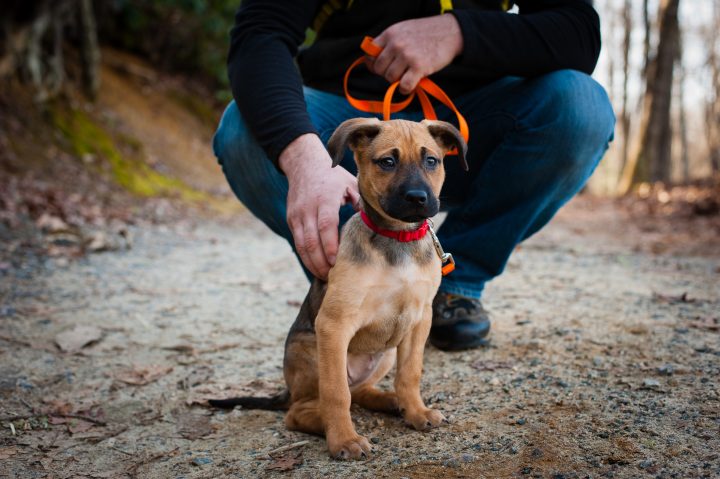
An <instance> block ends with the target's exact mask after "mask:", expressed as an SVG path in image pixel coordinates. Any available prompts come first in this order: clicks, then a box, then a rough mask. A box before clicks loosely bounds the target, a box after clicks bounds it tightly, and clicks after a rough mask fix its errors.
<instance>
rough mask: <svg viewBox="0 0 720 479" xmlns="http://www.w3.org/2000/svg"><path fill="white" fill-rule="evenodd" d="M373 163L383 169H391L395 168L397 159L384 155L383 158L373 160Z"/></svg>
mask: <svg viewBox="0 0 720 479" xmlns="http://www.w3.org/2000/svg"><path fill="white" fill-rule="evenodd" d="M375 164H377V165H379V166H380V168H382V169H383V170H392V169H394V168H395V165H396V164H397V160H395V158H393V157H392V156H386V157H384V158H380V159H379V160H375Z"/></svg>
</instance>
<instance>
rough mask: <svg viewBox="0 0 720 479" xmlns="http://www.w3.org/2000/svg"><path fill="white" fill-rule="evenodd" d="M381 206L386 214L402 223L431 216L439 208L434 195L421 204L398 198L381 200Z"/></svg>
mask: <svg viewBox="0 0 720 479" xmlns="http://www.w3.org/2000/svg"><path fill="white" fill-rule="evenodd" d="M381 206H382V209H383V211H384V212H385V214H386V215H388V216H389V217H391V218H393V219H395V220H398V221H402V222H403V223H419V222H421V221H424V220H426V219H428V218H432V217H433V216H435V215H436V214H437V213H438V211H439V210H440V202H439V201H437V199H436V198H434V197H431V198H430V199H429V201H428V202H427V203H426V204H424V205H422V206H420V205H414V204H410V203H408V202H407V201H405V200H403V199H399V198H388V199H387V200H386V201H381Z"/></svg>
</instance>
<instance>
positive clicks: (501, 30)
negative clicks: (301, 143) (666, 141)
mask: <svg viewBox="0 0 720 479" xmlns="http://www.w3.org/2000/svg"><path fill="white" fill-rule="evenodd" d="M332 3H335V5H336V6H339V8H337V9H336V8H330V10H329V11H330V12H331V14H330V15H329V16H324V15H319V13H320V12H321V11H322V9H323V7H325V9H326V11H328V10H327V9H328V7H329V6H331V4H332ZM508 3H512V2H503V1H502V0H474V1H473V0H455V1H454V2H453V8H454V9H453V10H452V14H453V15H455V18H456V19H457V21H458V23H459V25H460V29H461V31H462V35H463V42H464V43H463V52H462V54H461V55H460V56H459V57H457V58H456V59H455V60H454V61H453V62H452V64H450V65H448V66H447V67H446V68H444V69H443V70H441V71H439V72H437V73H435V74H434V75H432V76H431V78H432V79H433V80H434V81H435V82H436V83H438V84H439V85H440V86H441V87H442V88H443V89H444V90H445V91H446V92H447V93H448V94H449V95H450V96H455V95H458V94H461V93H464V92H467V91H470V90H472V89H475V88H477V87H479V86H482V85H484V84H487V83H489V82H491V81H493V80H496V79H498V78H500V77H503V76H507V75H515V76H524V77H532V76H537V75H541V74H544V73H548V72H551V71H555V70H561V69H574V70H579V71H582V72H585V73H588V74H589V73H592V71H593V69H594V68H595V64H596V63H597V58H598V55H599V53H600V22H599V18H598V15H597V13H596V12H595V10H594V9H593V7H592V1H591V0H515V2H514V3H516V4H517V5H518V7H519V14H518V15H515V14H508V13H506V12H505V11H503V10H502V7H501V5H502V4H505V6H506V7H507V4H508ZM346 4H349V6H347V5H346ZM438 14H440V2H439V1H438V0H434V1H433V0H354V1H351V2H343V1H341V0H335V1H334V2H326V1H324V0H244V1H243V3H242V6H241V8H240V9H239V11H238V13H237V15H236V20H235V27H234V28H233V30H232V33H231V46H230V54H229V59H228V72H229V76H230V84H231V87H232V91H233V96H234V97H235V100H236V102H237V104H238V107H239V108H240V111H241V113H242V115H243V118H244V120H245V121H246V122H247V125H248V127H249V128H250V130H251V131H252V132H253V134H254V135H255V137H256V139H257V140H258V142H259V143H260V145H261V146H262V147H263V149H264V150H265V152H266V153H267V154H268V156H269V157H270V159H271V160H272V161H273V162H275V163H276V164H277V158H278V156H279V155H280V153H281V152H282V151H283V150H284V149H285V147H286V146H287V145H288V144H289V143H290V142H292V141H293V140H294V139H295V138H297V137H299V136H300V135H303V134H305V133H316V131H315V128H314V126H313V124H312V122H311V121H310V117H309V116H308V113H307V110H306V106H305V100H304V97H303V92H302V86H303V84H305V85H307V86H310V87H313V88H317V89H320V90H324V91H329V92H333V93H338V94H342V78H343V74H344V73H345V70H347V68H348V66H349V65H350V63H351V62H352V61H353V60H355V59H356V58H358V57H359V56H361V55H362V51H361V50H360V42H361V41H362V38H363V37H364V36H365V35H370V36H377V35H379V34H380V33H381V32H382V31H383V30H385V29H386V28H387V27H388V26H390V25H392V24H394V23H397V22H399V21H402V20H407V19H411V18H421V17H428V16H432V15H438ZM322 17H326V18H325V21H324V23H323V25H322V27H321V28H320V29H319V32H318V33H317V36H316V39H315V42H314V43H313V45H312V46H310V47H309V48H306V49H300V48H299V47H300V45H301V44H302V43H303V41H304V40H305V34H306V30H307V29H308V28H310V27H311V26H312V25H313V23H315V26H317V25H318V19H320V18H322ZM295 62H297V66H296V64H295ZM298 67H299V69H298ZM350 87H351V90H352V91H353V93H354V94H355V95H356V96H358V97H367V98H372V99H378V98H381V97H382V95H383V94H384V92H385V90H386V89H387V82H386V81H385V80H384V79H382V78H381V77H378V76H377V75H373V74H372V73H370V72H368V71H365V70H364V69H362V68H358V69H357V70H355V71H354V72H353V77H352V80H351V82H350Z"/></svg>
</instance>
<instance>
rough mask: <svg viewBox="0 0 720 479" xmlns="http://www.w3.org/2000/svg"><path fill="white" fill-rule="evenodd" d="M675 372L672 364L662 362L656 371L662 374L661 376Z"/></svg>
mask: <svg viewBox="0 0 720 479" xmlns="http://www.w3.org/2000/svg"><path fill="white" fill-rule="evenodd" d="M674 372H675V368H673V365H672V364H663V365H662V366H660V367H659V368H658V373H660V374H662V375H663V376H672V375H673V373H674Z"/></svg>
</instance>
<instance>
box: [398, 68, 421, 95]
mask: <svg viewBox="0 0 720 479" xmlns="http://www.w3.org/2000/svg"><path fill="white" fill-rule="evenodd" d="M421 79H422V75H421V74H420V72H419V71H417V70H416V69H414V68H408V69H407V71H405V73H404V74H403V75H402V77H401V78H400V85H399V87H400V93H402V94H403V95H409V94H410V92H412V91H413V90H414V89H415V88H416V87H417V85H418V83H419V82H420V80H421Z"/></svg>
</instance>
